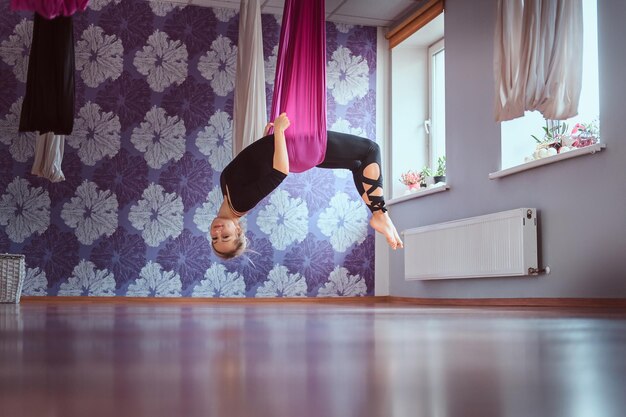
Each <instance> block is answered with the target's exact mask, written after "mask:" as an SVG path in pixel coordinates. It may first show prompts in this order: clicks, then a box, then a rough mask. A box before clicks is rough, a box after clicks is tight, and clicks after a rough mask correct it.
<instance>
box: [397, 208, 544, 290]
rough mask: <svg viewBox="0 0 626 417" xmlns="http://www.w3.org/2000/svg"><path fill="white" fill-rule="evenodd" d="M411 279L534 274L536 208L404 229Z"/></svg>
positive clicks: (535, 260)
mask: <svg viewBox="0 0 626 417" xmlns="http://www.w3.org/2000/svg"><path fill="white" fill-rule="evenodd" d="M403 235H404V247H405V248H404V274H405V278H406V279H407V280H428V279H451V278H481V277H493V276H498V277H502V276H520V275H531V273H533V272H534V271H536V270H537V269H538V265H537V210H536V209H533V208H520V209H515V210H509V211H503V212H500V213H494V214H489V215H486V216H478V217H472V218H469V219H462V220H456V221H451V222H447V223H441V224H434V225H430V226H424V227H418V228H415V229H409V230H406V231H404V233H403Z"/></svg>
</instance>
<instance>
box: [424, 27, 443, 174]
mask: <svg viewBox="0 0 626 417" xmlns="http://www.w3.org/2000/svg"><path fill="white" fill-rule="evenodd" d="M439 53H444V68H443V71H444V74H443V82H444V90H443V91H442V93H443V97H442V99H443V114H442V116H443V117H442V120H439V118H438V115H439V114H438V113H437V112H435V109H436V108H437V107H438V104H439V103H438V100H439V98H440V97H439V96H438V95H436V94H435V86H436V85H437V83H438V81H439V79H438V78H437V75H438V74H437V72H436V67H435V64H436V55H437V54H439ZM428 57H429V60H430V65H429V74H428V102H429V107H428V113H429V116H428V121H429V123H428V126H429V127H430V131H429V132H428V151H429V160H430V167H431V169H432V170H433V171H434V170H435V169H436V168H437V159H438V158H439V157H440V156H445V155H446V113H445V102H446V97H445V77H446V75H445V38H441V39H440V40H438V41H437V42H435V43H434V44H432V45H431V46H430V47H429V48H428Z"/></svg>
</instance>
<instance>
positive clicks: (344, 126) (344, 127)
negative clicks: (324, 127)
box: [330, 117, 367, 138]
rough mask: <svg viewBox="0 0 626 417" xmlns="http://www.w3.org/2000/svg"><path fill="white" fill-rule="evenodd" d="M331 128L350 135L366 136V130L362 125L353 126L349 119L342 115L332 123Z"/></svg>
mask: <svg viewBox="0 0 626 417" xmlns="http://www.w3.org/2000/svg"><path fill="white" fill-rule="evenodd" d="M330 130H332V131H334V132H341V133H349V134H350V135H355V136H360V137H362V138H366V137H367V135H366V134H365V131H364V130H363V129H362V128H360V127H352V125H351V124H350V121H349V120H346V119H344V118H342V117H338V118H337V120H336V121H335V123H333V124H332V126H331V127H330Z"/></svg>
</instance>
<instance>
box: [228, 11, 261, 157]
mask: <svg viewBox="0 0 626 417" xmlns="http://www.w3.org/2000/svg"><path fill="white" fill-rule="evenodd" d="M264 64H265V61H264V60H263V34H262V27H261V7H260V5H259V0H241V5H240V10H239V46H238V50H237V75H236V80H235V104H234V112H233V113H234V114H233V157H235V156H236V155H237V154H238V153H239V152H241V151H242V150H243V149H244V148H245V147H246V146H248V145H249V144H251V143H252V142H254V141H255V140H257V139H259V138H261V137H263V129H264V127H265V124H266V121H267V108H266V104H265V103H266V102H265V69H264Z"/></svg>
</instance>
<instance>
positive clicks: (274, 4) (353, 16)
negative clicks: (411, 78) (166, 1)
mask: <svg viewBox="0 0 626 417" xmlns="http://www.w3.org/2000/svg"><path fill="white" fill-rule="evenodd" d="M170 1H172V2H174V3H184V4H191V5H196V6H206V7H225V8H230V9H239V0H170ZM300 1H306V0H300ZM260 2H261V13H269V14H282V11H283V4H284V0H260ZM422 2H423V1H422V0H326V20H329V21H332V22H342V23H351V24H358V25H365V26H381V27H390V26H394V24H396V23H398V22H399V21H401V20H402V19H403V18H404V17H406V16H407V15H409V14H410V13H411V12H413V11H414V10H415V9H416V8H417V7H418V5H419V4H420V3H422Z"/></svg>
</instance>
